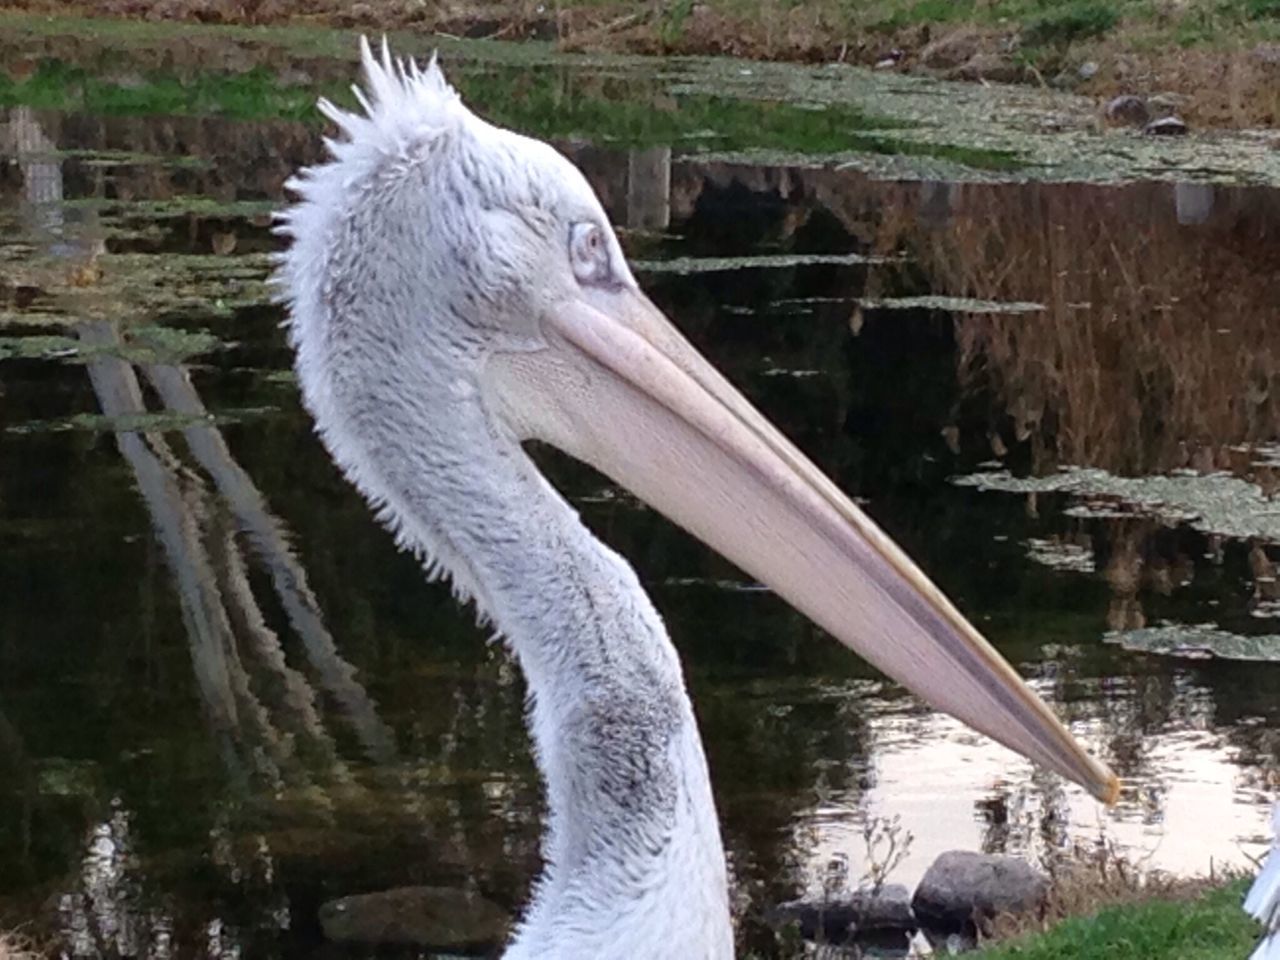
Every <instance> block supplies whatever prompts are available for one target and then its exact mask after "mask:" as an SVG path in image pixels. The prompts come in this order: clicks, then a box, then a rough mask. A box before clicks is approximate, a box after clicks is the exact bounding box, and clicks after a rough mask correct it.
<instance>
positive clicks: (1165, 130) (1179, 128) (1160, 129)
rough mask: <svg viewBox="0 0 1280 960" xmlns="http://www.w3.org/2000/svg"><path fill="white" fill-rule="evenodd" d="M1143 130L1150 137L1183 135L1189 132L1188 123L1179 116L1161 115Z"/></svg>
mask: <svg viewBox="0 0 1280 960" xmlns="http://www.w3.org/2000/svg"><path fill="white" fill-rule="evenodd" d="M1142 132H1143V133H1145V134H1146V135H1147V136H1149V137H1181V136H1183V135H1185V134H1186V133H1187V125H1186V123H1185V122H1184V121H1182V120H1181V119H1179V118H1178V117H1161V118H1160V119H1159V120H1152V121H1151V122H1150V123H1148V124H1147V125H1146V126H1145V127H1143V128H1142Z"/></svg>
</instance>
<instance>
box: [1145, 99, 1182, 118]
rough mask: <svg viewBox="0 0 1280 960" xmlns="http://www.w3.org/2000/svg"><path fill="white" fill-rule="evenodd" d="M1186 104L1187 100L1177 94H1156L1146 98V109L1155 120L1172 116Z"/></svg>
mask: <svg viewBox="0 0 1280 960" xmlns="http://www.w3.org/2000/svg"><path fill="white" fill-rule="evenodd" d="M1186 104H1187V98H1186V97H1184V96H1182V95H1181V94H1177V93H1157V94H1155V95H1154V96H1150V97H1147V108H1148V109H1149V110H1150V111H1151V114H1152V116H1153V117H1155V118H1159V117H1168V116H1172V115H1173V114H1176V113H1177V112H1178V108H1179V107H1184V106H1186Z"/></svg>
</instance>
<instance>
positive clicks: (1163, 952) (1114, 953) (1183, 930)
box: [974, 880, 1259, 960]
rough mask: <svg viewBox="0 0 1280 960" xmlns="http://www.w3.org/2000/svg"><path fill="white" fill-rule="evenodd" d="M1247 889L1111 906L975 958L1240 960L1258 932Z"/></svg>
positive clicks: (1240, 885)
mask: <svg viewBox="0 0 1280 960" xmlns="http://www.w3.org/2000/svg"><path fill="white" fill-rule="evenodd" d="M1245 885H1246V883H1245V881H1243V880H1241V881H1236V882H1233V883H1231V884H1228V885H1227V886H1225V887H1218V888H1215V889H1210V890H1209V891H1207V892H1205V893H1203V894H1202V895H1201V896H1199V897H1196V898H1194V899H1191V900H1151V901H1148V902H1145V903H1133V904H1126V905H1122V906H1114V907H1107V908H1105V909H1102V910H1100V911H1098V912H1096V913H1094V914H1091V915H1089V916H1082V917H1073V918H1070V919H1067V920H1064V921H1062V922H1061V923H1059V924H1058V925H1057V926H1055V927H1053V928H1052V929H1050V930H1049V931H1047V932H1046V933H1043V934H1038V935H1035V936H1030V937H1024V938H1019V939H1016V940H1012V941H1010V942H1007V943H1002V944H999V945H997V946H994V947H990V948H988V949H986V950H983V951H981V952H979V953H977V954H974V960H1015V958H1016V960H1092V958H1098V960H1103V958H1111V957H1123V958H1125V960H1241V958H1243V957H1247V956H1248V955H1249V953H1250V951H1251V950H1252V949H1253V946H1254V943H1255V942H1256V940H1257V937H1258V934H1259V929H1258V926H1257V924H1255V923H1254V922H1253V921H1252V920H1250V919H1249V918H1248V917H1247V916H1246V915H1245V914H1244V912H1243V911H1242V910H1241V909H1240V903H1241V901H1242V900H1243V899H1244V890H1245Z"/></svg>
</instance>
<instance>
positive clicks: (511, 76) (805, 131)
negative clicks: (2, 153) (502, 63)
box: [0, 59, 1021, 170]
mask: <svg viewBox="0 0 1280 960" xmlns="http://www.w3.org/2000/svg"><path fill="white" fill-rule="evenodd" d="M454 81H455V82H456V83H457V84H458V86H459V87H460V88H461V90H462V92H463V94H464V95H465V96H466V97H467V99H468V101H469V102H471V103H473V104H475V105H477V106H478V107H480V108H481V109H482V110H483V112H484V113H485V114H486V115H487V116H488V117H489V118H490V119H491V120H494V121H495V122H497V123H500V124H503V125H506V126H511V127H515V128H517V129H520V130H524V131H526V132H528V133H531V134H534V135H536V136H540V137H546V138H556V137H570V136H574V135H579V134H582V135H589V136H591V137H592V138H593V139H595V140H598V141H601V142H606V143H611V144H614V145H617V146H623V147H642V146H651V145H667V144H675V145H677V146H679V147H682V148H685V149H699V148H709V149H717V150H745V149H757V148H758V149H766V150H785V151H788V152H794V153H801V154H810V155H831V154H839V153H849V152H861V153H878V154H889V155H895V154H909V155H913V156H916V155H923V156H930V157H935V158H937V159H940V160H948V161H953V162H958V163H964V164H967V165H968V166H971V167H977V168H983V169H994V170H1013V169H1017V168H1018V167H1019V166H1020V165H1021V162H1020V161H1019V159H1018V158H1017V157H1015V156H1014V155H1013V154H1011V153H1009V152H1007V151H1001V150H993V149H986V148H966V147H959V146H952V145H945V144H944V145H935V144H930V143H922V142H917V141H907V140H902V139H901V138H897V137H894V136H893V135H892V133H891V131H893V130H902V129H904V128H906V127H909V126H911V125H912V124H911V123H910V122H908V121H903V120H895V119H891V118H888V117H882V116H878V115H875V114H872V113H868V112H867V111H864V110H861V109H859V108H858V107H856V106H854V105H843V104H842V105H827V106H824V107H822V108H821V109H818V108H813V107H806V106H804V105H797V104H789V103H780V102H773V101H749V100H739V99H732V98H728V97H718V96H709V95H705V94H687V95H683V96H680V97H678V98H675V99H673V100H671V101H670V102H669V103H668V104H667V105H666V106H663V107H655V106H654V105H653V103H652V102H651V98H646V97H643V96H638V95H637V91H636V89H635V88H634V84H631V85H627V86H626V87H625V88H624V87H623V86H621V85H616V84H615V85H614V86H610V85H609V84H608V83H597V84H592V83H586V84H584V83H580V82H570V81H569V80H568V79H566V77H565V76H562V75H561V74H560V73H559V72H557V71H555V70H545V71H537V72H531V71H527V70H523V69H520V70H517V69H501V68H495V67H493V66H492V65H490V66H488V67H486V68H484V69H483V70H472V71H467V70H465V69H464V70H463V71H462V72H460V73H458V74H456V75H455V76H454ZM615 87H616V88H615ZM319 95H323V96H327V97H328V98H329V99H331V100H333V101H335V102H336V103H338V104H340V105H344V106H347V107H351V108H354V106H355V103H354V100H353V98H352V95H351V92H350V89H349V85H348V84H347V83H345V82H344V83H342V84H336V83H334V84H321V85H319V86H307V87H303V86H283V85H281V84H280V83H279V81H278V80H277V79H276V77H275V76H274V75H273V74H272V73H271V71H269V70H267V69H265V68H262V67H256V68H254V69H252V70H248V71H245V72H242V73H238V74H231V73H228V74H221V73H193V74H189V75H186V76H178V75H175V74H173V73H167V72H164V71H150V72H147V73H145V74H142V75H133V76H130V77H129V78H128V79H127V80H120V79H111V78H104V77H101V76H97V75H95V74H92V73H90V72H89V71H87V70H85V69H82V68H80V67H77V66H73V65H69V64H67V63H64V62H62V61H59V60H54V59H51V60H45V61H43V62H41V63H40V64H39V66H38V67H37V68H36V69H35V71H34V72H33V73H31V74H30V75H29V76H27V77H25V78H24V79H20V80H15V79H12V78H9V77H7V76H5V75H4V74H3V73H0V106H8V105H18V104H22V105H26V106H32V107H38V108H45V109H58V110H66V111H83V112H86V113H92V114H107V115H112V114H114V115H154V116H183V115H192V116H206V115H208V116H224V117H229V118H233V119H240V120H267V119H285V120H300V121H303V122H306V123H311V124H314V125H320V124H321V123H323V118H322V117H321V115H320V114H319V112H318V111H317V110H316V109H315V100H316V97H317V96H319Z"/></svg>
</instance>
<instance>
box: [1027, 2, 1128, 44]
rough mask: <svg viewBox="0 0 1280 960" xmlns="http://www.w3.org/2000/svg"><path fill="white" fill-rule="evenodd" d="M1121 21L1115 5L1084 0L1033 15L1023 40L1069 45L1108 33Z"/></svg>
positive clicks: (1028, 42) (1035, 42) (1031, 42)
mask: <svg viewBox="0 0 1280 960" xmlns="http://www.w3.org/2000/svg"><path fill="white" fill-rule="evenodd" d="M1119 22H1120V14H1119V13H1118V12H1117V11H1116V8H1115V4H1112V3H1103V2H1099V0H1080V2H1077V3H1069V4H1065V5H1062V6H1057V7H1054V8H1053V9H1052V10H1049V11H1046V12H1045V13H1042V14H1039V15H1037V16H1034V17H1032V18H1031V19H1030V20H1028V22H1027V25H1026V26H1025V27H1023V29H1022V40H1023V42H1024V43H1025V44H1027V45H1028V46H1036V47H1039V46H1066V45H1067V44H1070V43H1075V42H1076V41H1077V40H1087V39H1089V38H1091V37H1098V36H1101V35H1102V34H1104V33H1108V32H1109V31H1111V30H1113V29H1114V28H1115V26H1116V24H1117V23H1119Z"/></svg>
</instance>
